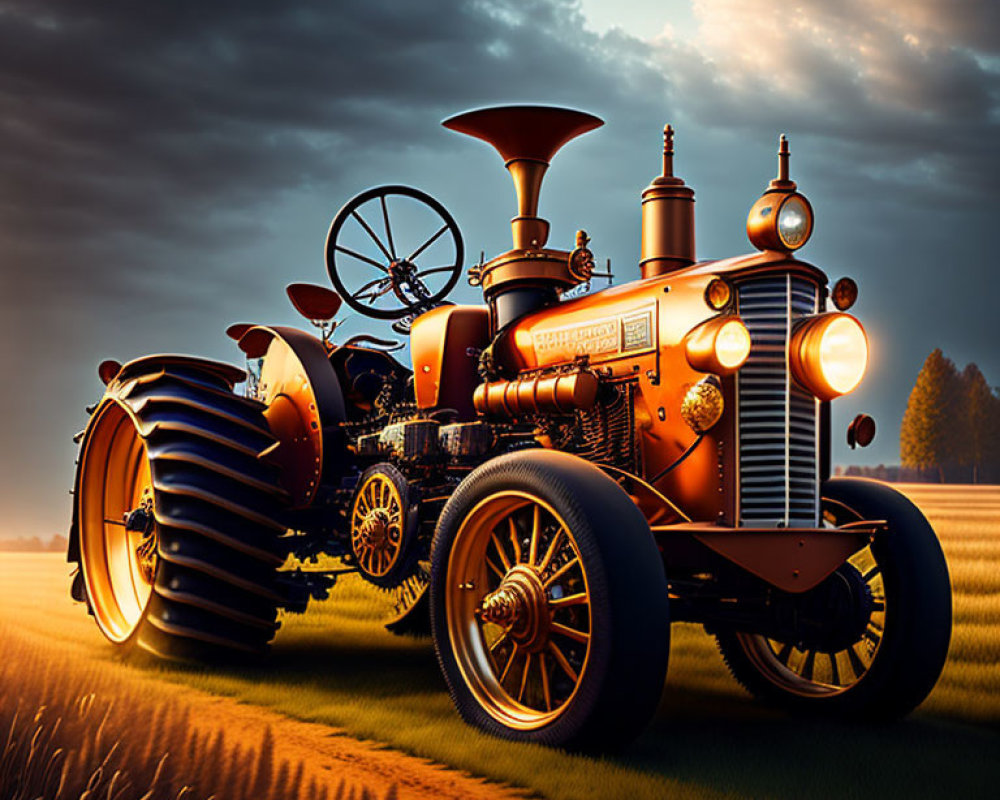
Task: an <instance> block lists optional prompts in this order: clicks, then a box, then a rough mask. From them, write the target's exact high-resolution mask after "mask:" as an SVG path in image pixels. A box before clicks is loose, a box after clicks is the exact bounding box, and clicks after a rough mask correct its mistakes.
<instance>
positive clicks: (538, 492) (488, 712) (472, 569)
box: [430, 451, 669, 749]
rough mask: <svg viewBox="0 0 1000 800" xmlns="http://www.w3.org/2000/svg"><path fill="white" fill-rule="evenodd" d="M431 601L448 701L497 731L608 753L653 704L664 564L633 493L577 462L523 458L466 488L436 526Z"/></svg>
mask: <svg viewBox="0 0 1000 800" xmlns="http://www.w3.org/2000/svg"><path fill="white" fill-rule="evenodd" d="M430 600H431V621H432V628H433V636H434V642H435V646H436V649H437V653H438V659H439V661H440V663H441V667H442V670H443V671H444V674H445V678H446V679H447V681H448V685H449V687H450V689H451V694H452V698H453V700H454V702H455V704H456V706H457V708H458V710H459V712H460V713H461V714H462V716H463V717H464V718H465V719H466V720H467V721H469V722H471V723H473V724H475V725H478V726H479V727H481V728H483V729H484V730H486V731H488V732H490V733H494V734H496V735H499V736H503V737H505V738H509V739H517V740H524V741H536V742H541V743H544V744H550V745H557V746H564V747H571V748H581V749H604V748H609V747H616V746H620V745H622V744H624V743H625V742H627V741H628V740H630V739H631V738H632V737H634V736H635V735H636V734H637V733H638V732H639V730H641V728H642V726H643V725H644V724H645V723H646V721H648V719H649V717H650V715H651V714H652V712H653V710H654V709H655V707H656V704H657V701H658V698H659V696H660V692H661V690H662V687H663V678H664V675H665V672H666V661H667V650H668V647H669V620H668V605H667V603H668V601H667V585H666V580H665V578H664V573H663V567H662V562H661V561H660V558H659V554H658V552H657V550H656V547H655V545H654V544H653V540H652V537H651V536H650V533H649V528H648V526H647V525H646V522H645V520H644V518H643V517H642V514H641V513H640V512H639V511H638V509H637V508H636V507H635V505H634V504H633V503H632V501H631V500H630V499H629V498H628V496H627V495H626V494H625V493H624V492H623V491H622V490H621V489H620V488H619V487H618V485H617V484H615V483H614V482H613V481H612V480H611V479H610V478H608V477H607V476H606V475H604V473H602V472H601V471H600V470H599V469H597V468H596V467H594V466H592V465H590V464H588V463H586V462H584V461H582V460H580V459H578V458H575V457H573V456H569V455H566V454H564V453H557V452H551V451H530V452H522V453H516V454H511V455H509V456H503V457H501V458H498V459H494V460H493V461H491V462H489V463H487V464H486V465H484V466H482V467H480V468H479V469H478V470H476V471H475V472H473V473H472V474H471V475H470V476H469V477H468V478H467V479H466V480H465V481H463V483H462V484H461V485H460V486H459V488H458V490H457V491H456V492H455V494H454V495H453V496H452V498H451V499H450V500H449V502H448V504H447V506H446V507H445V510H444V512H443V514H442V516H441V519H440V522H439V524H438V530H437V533H436V535H435V539H434V546H433V549H432V556H431V598H430Z"/></svg>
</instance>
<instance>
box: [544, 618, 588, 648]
mask: <svg viewBox="0 0 1000 800" xmlns="http://www.w3.org/2000/svg"><path fill="white" fill-rule="evenodd" d="M549 630H550V631H552V633H558V634H560V635H561V636H565V637H566V638H567V639H572V640H573V641H574V642H579V643H580V644H586V643H587V641H588V640H589V639H590V634H589V633H587V632H586V631H578V630H577V629H576V628H571V627H569V626H568V625H563V624H562V623H559V622H553V623H551V624H550V625H549Z"/></svg>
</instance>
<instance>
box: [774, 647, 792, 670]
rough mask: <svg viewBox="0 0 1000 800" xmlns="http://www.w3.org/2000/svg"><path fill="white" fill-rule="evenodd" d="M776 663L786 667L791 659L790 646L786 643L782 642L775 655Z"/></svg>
mask: <svg viewBox="0 0 1000 800" xmlns="http://www.w3.org/2000/svg"><path fill="white" fill-rule="evenodd" d="M777 656H778V661H780V662H781V663H782V664H784V665H785V666H786V667H787V666H788V659H789V658H791V657H792V646H791V645H790V644H789V643H788V642H782V644H781V650H780V651H779V652H778V653H777Z"/></svg>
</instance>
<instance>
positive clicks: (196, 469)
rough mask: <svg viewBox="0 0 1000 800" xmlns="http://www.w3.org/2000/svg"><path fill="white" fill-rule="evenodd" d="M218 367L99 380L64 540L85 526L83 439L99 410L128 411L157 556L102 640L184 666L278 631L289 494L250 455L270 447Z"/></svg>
mask: <svg viewBox="0 0 1000 800" xmlns="http://www.w3.org/2000/svg"><path fill="white" fill-rule="evenodd" d="M227 370H232V368H228V367H225V366H224V365H217V364H214V363H213V362H208V361H203V360H200V359H186V358H179V357H169V358H165V359H162V360H161V359H157V358H156V357H151V358H147V359H142V360H141V361H139V362H133V363H132V364H129V365H126V367H124V368H123V369H122V371H121V372H120V373H119V376H118V378H116V379H115V381H113V382H112V383H111V384H110V385H109V387H108V391H107V394H106V395H105V397H104V399H103V400H102V402H101V403H100V404H99V406H98V408H97V410H96V411H95V413H94V416H93V419H92V421H91V425H90V426H89V427H88V430H87V434H86V436H85V438H84V444H83V448H82V450H81V458H80V467H79V473H80V475H79V476H78V480H77V487H78V492H77V496H78V499H77V503H78V505H77V527H76V529H75V530H74V533H77V532H79V534H80V535H83V534H84V531H83V529H82V527H80V526H82V525H84V524H86V523H85V519H86V509H84V508H83V507H82V506H81V505H80V504H81V503H83V502H86V501H85V500H84V499H83V498H81V495H80V487H81V484H82V483H83V479H84V477H85V476H84V475H83V473H84V471H85V470H87V469H98V468H99V467H100V465H99V464H97V465H95V464H90V463H89V462H88V457H87V453H88V450H87V443H88V440H89V439H90V438H91V437H93V436H94V435H95V434H94V431H95V429H97V428H98V427H99V426H100V424H101V419H102V415H104V414H118V415H119V416H120V412H121V410H124V411H125V413H127V415H128V417H129V418H130V419H131V423H132V424H133V425H134V427H135V431H136V432H137V434H138V437H139V438H140V439H141V440H142V443H143V445H144V451H145V455H146V461H147V462H148V467H149V473H150V476H151V483H152V494H153V508H154V518H155V532H156V536H157V550H156V553H157V558H156V561H155V570H154V572H153V580H152V587H151V592H150V594H149V598H148V602H146V604H145V607H144V608H143V609H142V613H141V617H140V618H139V619H138V621H136V622H135V624H134V625H133V626H132V627H131V630H130V631H126V633H127V635H122V636H115V637H112V636H108V638H109V639H111V640H112V641H113V642H115V643H116V644H117V645H119V646H120V647H121V648H122V649H123V650H130V649H132V648H134V647H140V648H142V649H145V650H148V651H151V652H153V653H155V654H157V655H160V656H163V657H168V658H179V659H185V660H187V659H192V660H205V659H216V658H219V657H225V656H227V655H229V654H232V653H234V652H243V653H247V652H249V653H262V652H264V651H265V650H266V649H267V646H268V643H269V642H270V641H271V639H272V638H273V636H274V634H275V631H276V630H277V628H278V623H277V621H276V617H277V609H278V607H279V606H280V605H283V604H284V602H285V601H286V594H285V592H284V591H283V588H282V586H281V584H280V582H279V580H278V568H279V567H280V566H281V565H282V564H283V563H284V561H285V559H286V557H287V555H288V549H287V546H286V544H285V543H284V541H283V539H282V537H283V534H284V533H285V529H286V528H285V525H284V524H283V522H282V521H281V518H282V514H283V511H284V510H285V508H287V505H288V495H287V493H286V492H285V490H284V489H283V488H282V487H281V485H280V483H279V475H278V469H277V468H276V467H275V466H273V465H272V464H269V463H268V462H266V461H264V460H262V459H260V458H259V457H258V456H259V454H260V453H261V452H262V451H263V450H265V449H266V448H268V447H269V446H271V445H273V444H274V442H275V439H274V437H273V436H272V435H271V433H270V432H269V430H268V427H267V423H266V421H265V419H264V416H263V413H262V412H263V410H264V406H263V405H261V404H260V403H257V402H255V401H251V400H248V399H246V398H243V397H239V396H237V395H235V394H234V393H233V392H232V375H231V373H229V372H227ZM124 424H126V425H127V424H128V423H127V422H126V423H124ZM71 555H72V550H71ZM82 555H84V554H83V553H82V552H81V556H82ZM81 565H82V568H83V571H84V573H85V575H84V578H85V580H84V585H85V587H86V588H87V597H88V600H89V602H90V604H91V606H94V605H95V603H96V602H97V598H96V597H95V593H94V591H92V587H91V579H92V578H94V579H96V576H88V575H86V572H87V566H86V565H87V560H86V559H85V558H81ZM97 616H98V624H99V625H101V617H100V615H97ZM101 627H102V630H103V629H104V626H103V625H102V626H101ZM104 632H105V634H106V635H107V634H108V631H107V630H105V631H104Z"/></svg>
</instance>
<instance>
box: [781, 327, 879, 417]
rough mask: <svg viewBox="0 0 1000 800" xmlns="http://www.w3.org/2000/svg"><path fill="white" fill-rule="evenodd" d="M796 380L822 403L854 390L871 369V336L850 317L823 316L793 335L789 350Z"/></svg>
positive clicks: (800, 328) (797, 330)
mask: <svg viewBox="0 0 1000 800" xmlns="http://www.w3.org/2000/svg"><path fill="white" fill-rule="evenodd" d="M789 358H790V361H791V365H792V372H793V373H794V375H795V377H796V379H797V380H798V381H799V383H801V384H802V385H803V386H805V387H806V388H807V389H809V390H810V391H811V392H812V393H813V394H815V395H816V396H817V397H818V398H820V399H821V400H831V399H833V398H834V397H838V396H840V395H842V394H847V393H848V392H851V391H853V390H854V389H855V388H856V387H857V385H858V384H859V383H861V379H862V378H863V377H864V375H865V370H866V369H867V367H868V337H867V336H866V335H865V330H864V328H862V327H861V323H860V322H858V321H857V320H856V319H855V318H854V317H852V316H851V315H850V314H837V313H833V314H820V315H819V316H816V317H810V318H809V319H807V320H806V321H805V322H803V323H802V324H801V325H799V327H798V328H797V329H796V330H795V332H794V333H793V334H792V343H791V347H790V348H789Z"/></svg>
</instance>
